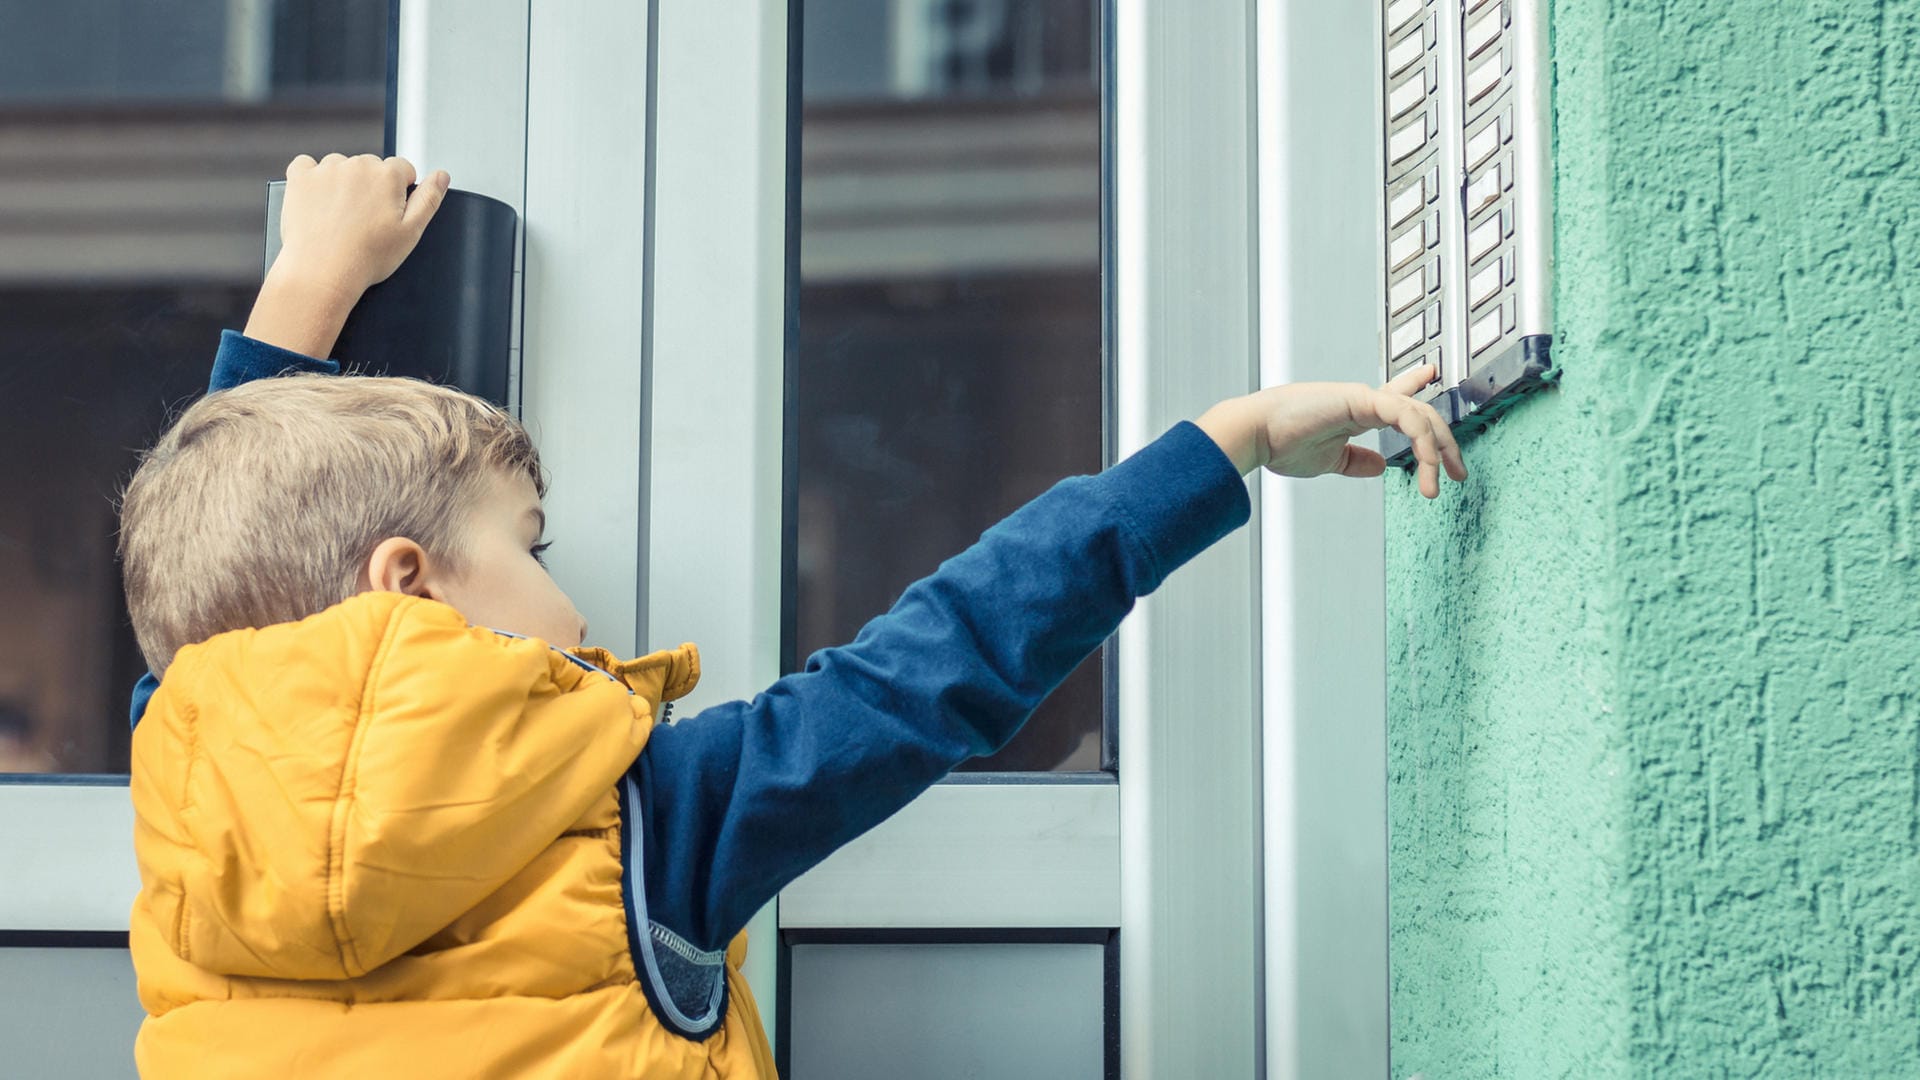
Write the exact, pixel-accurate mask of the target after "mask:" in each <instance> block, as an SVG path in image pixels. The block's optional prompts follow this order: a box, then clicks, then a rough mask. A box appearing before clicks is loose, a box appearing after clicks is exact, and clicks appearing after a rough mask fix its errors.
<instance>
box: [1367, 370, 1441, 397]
mask: <svg viewBox="0 0 1920 1080" xmlns="http://www.w3.org/2000/svg"><path fill="white" fill-rule="evenodd" d="M1439 375H1440V369H1439V368H1438V367H1435V366H1434V365H1432V364H1421V365H1420V366H1419V367H1416V368H1408V369H1407V370H1406V371H1403V372H1401V373H1400V374H1398V375H1396V376H1394V377H1393V378H1391V379H1389V380H1387V384H1386V385H1385V386H1382V387H1381V388H1380V389H1382V390H1385V391H1386V392H1387V393H1389V394H1399V395H1400V396H1401V397H1412V396H1413V395H1414V394H1415V393H1416V392H1417V391H1418V390H1419V389H1420V388H1421V387H1423V386H1425V385H1427V384H1428V383H1430V382H1432V381H1433V380H1434V379H1436V378H1438V377H1439Z"/></svg>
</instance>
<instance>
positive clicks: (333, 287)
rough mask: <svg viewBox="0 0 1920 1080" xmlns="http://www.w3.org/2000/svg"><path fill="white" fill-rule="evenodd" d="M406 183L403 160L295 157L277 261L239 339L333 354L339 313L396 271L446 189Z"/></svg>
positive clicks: (437, 176)
mask: <svg viewBox="0 0 1920 1080" xmlns="http://www.w3.org/2000/svg"><path fill="white" fill-rule="evenodd" d="M413 181H414V170H413V165H412V164H411V163H410V162H408V161H407V160H406V159H405V158H397V157H392V158H385V159H382V158H378V157H375V156H374V155H372V154H362V155H360V156H359V157H353V158H349V157H345V156H343V155H340V154H328V155H327V156H326V157H325V158H322V159H321V160H320V161H319V162H315V161H314V160H313V158H311V157H308V156H307V155H305V154H302V155H300V156H299V157H297V158H294V159H293V161H292V162H290V163H289V164H288V165H287V191H286V197H285V199H284V200H283V201H282V202H281V204H280V254H279V255H278V256H276V257H275V259H274V261H273V266H272V267H271V268H269V269H268V271H267V280H266V282H265V283H264V284H263V285H262V286H261V287H260V298H259V300H257V301H256V302H255V303H254V308H253V315H252V317H251V318H249V319H248V320H247V330H246V333H247V336H248V337H251V338H255V339H257V340H260V341H264V342H267V343H268V344H270V345H278V346H280V347H281V348H283V349H291V350H292V351H294V352H298V353H304V354H306V355H308V356H325V355H327V354H328V353H329V352H332V351H333V343H334V339H336V338H338V337H339V336H340V327H341V326H343V325H344V324H345V323H346V319H347V313H348V312H350V311H352V310H353V305H355V304H357V303H359V302H360V296H361V294H363V293H365V292H366V291H367V289H368V288H369V287H371V286H374V285H378V284H379V283H380V282H382V281H385V280H386V279H387V278H388V277H390V276H392V274H393V272H394V271H395V270H397V269H399V268H400V263H401V262H402V261H404V260H405V259H406V257H407V255H408V254H409V253H410V252H412V251H413V248H414V245H415V244H417V243H419V242H420V234H421V232H423V231H424V230H425V229H426V227H427V222H428V221H430V220H432V218H433V215H434V212H435V211H436V210H438V209H440V202H441V200H442V199H443V198H444V197H445V196H446V193H447V187H448V185H449V183H450V182H451V180H450V178H449V177H448V176H447V174H446V173H445V172H435V173H434V174H433V175H431V176H429V177H427V179H426V182H425V183H423V184H421V185H420V186H419V187H417V188H415V189H414V191H413V194H412V196H411V197H409V196H408V194H407V185H409V184H411V183H413Z"/></svg>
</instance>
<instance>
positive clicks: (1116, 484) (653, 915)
mask: <svg viewBox="0 0 1920 1080" xmlns="http://www.w3.org/2000/svg"><path fill="white" fill-rule="evenodd" d="M1248 513H1249V502H1248V498H1247V492H1246V488H1245V485H1244V484H1243V483H1242V481H1241V478H1240V476H1239V474H1238V473H1237V472H1236V471H1235V470H1234V468H1233V466H1232V464H1231V463H1230V462H1228V460H1227V458H1226V455H1224V454H1222V453H1221V452H1220V450H1219V448H1218V447H1217V446H1215V445H1214V443H1213V442H1212V440H1210V439H1209V438H1207V436H1206V435H1205V434H1204V433H1202V432H1201V431H1200V429H1199V428H1197V427H1195V426H1194V425H1192V424H1181V425H1179V426H1177V427H1175V428H1174V429H1173V430H1172V431H1170V432H1168V433H1167V434H1166V435H1164V436H1162V437H1161V438H1160V439H1159V440H1157V441H1156V442H1154V443H1153V444H1152V445H1150V446H1148V447H1146V448H1145V449H1143V450H1141V451H1140V452H1139V453H1137V454H1135V455H1133V456H1132V457H1131V458H1128V459H1127V460H1126V461H1124V462H1122V463H1120V464H1118V465H1116V466H1114V467H1113V468H1111V469H1108V470H1107V471H1106V472H1104V473H1101V474H1100V475H1098V476H1092V477H1076V478H1074V479H1070V480H1065V481H1062V482H1061V483H1060V484H1058V485H1056V486H1055V487H1053V488H1052V489H1051V490H1049V491H1047V492H1046V493H1045V494H1043V495H1041V496H1040V497H1039V498H1037V499H1035V500H1034V501H1032V502H1030V503H1028V504H1027V505H1026V506H1025V507H1023V508H1021V509H1020V510H1018V511H1016V512H1015V513H1014V514H1013V515H1012V516H1010V517H1008V518H1007V519H1006V520H1004V521H1002V522H1000V523H999V524H998V525H995V526H994V527H993V528H991V529H989V530H988V531H987V532H986V533H985V534H984V535H983V536H981V538H980V540H979V541H978V542H977V543H975V544H974V545H973V546H972V547H970V548H968V549H967V550H966V551H964V552H962V553H961V554H959V555H957V556H955V557H954V558H952V559H950V560H948V561H947V562H946V563H945V564H944V565H942V566H941V567H940V568H939V570H937V571H936V572H935V573H934V574H932V575H931V576H930V577H927V578H924V579H922V580H921V581H919V582H917V583H916V584H914V585H913V586H912V587H910V588H908V589H907V591H906V592H905V593H904V594H902V596H901V597H900V600H899V602H898V603H896V604H895V605H894V607H893V610H891V611H890V612H888V613H887V614H885V615H883V616H881V617H879V618H877V619H875V620H873V621H872V622H870V623H868V624H867V626H866V627H865V628H864V629H862V630H861V631H860V634H859V635H858V636H857V637H856V638H855V639H854V641H853V643H852V644H850V645H846V646H843V647H840V648H834V649H826V650H823V651H821V652H818V653H815V654H814V655H813V656H812V657H810V658H809V659H808V660H807V664H806V668H805V670H803V671H801V672H798V673H796V674H793V675H789V676H787V677H786V678H783V679H781V680H780V681H779V682H776V683H774V684H773V686H772V687H770V688H768V689H767V690H766V692H764V693H762V694H760V695H759V696H757V697H755V698H754V699H753V700H752V701H736V702H731V703H728V704H724V705H717V706H715V707H713V708H710V709H707V710H705V711H703V712H701V713H698V714H697V715H694V716H691V717H688V718H686V719H684V720H682V721H681V722H680V723H678V724H675V725H672V726H662V727H657V728H655V729H654V732H653V735H652V738H651V740H650V742H649V743H648V746H647V749H646V751H645V752H644V753H642V754H641V755H640V760H639V761H638V762H637V763H636V764H635V766H634V772H635V781H636V786H637V787H638V788H639V791H640V800H641V819H642V827H643V829H644V830H645V831H644V833H643V836H644V841H645V843H644V848H643V850H644V852H645V854H644V856H643V859H644V863H643V870H644V873H645V880H646V896H647V905H648V911H647V914H648V917H649V919H650V920H651V921H653V922H657V923H659V924H660V925H661V926H662V927H663V928H665V929H667V930H670V931H672V932H673V933H674V934H676V935H678V936H679V937H681V938H683V939H685V940H686V941H688V942H689V943H691V944H692V945H694V946H695V947H697V948H701V949H709V950H711V949H720V948H724V947H725V945H726V943H727V941H728V940H729V939H730V938H731V937H732V936H733V935H734V934H735V933H737V932H738V931H739V930H740V929H741V928H743V927H744V926H746V924H747V920H748V919H750V918H751V917H752V916H753V914H754V912H755V911H757V910H759V908H760V907H761V905H763V904H765V903H766V902H767V901H768V900H770V899H772V898H773V896H774V894H775V893H777V892H778V891H779V890H780V889H781V888H782V887H784V886H785V885H786V884H787V883H788V882H790V881H792V880H793V879H795V878H797V877H799V876H800V875H801V874H802V873H804V872H805V871H807V870H808V869H809V868H811V867H813V866H814V865H815V864H817V863H819V862H820V861H821V860H823V859H825V858H826V857H827V856H828V855H829V854H831V853H832V852H833V851H834V850H835V849H836V848H838V847H840V846H841V845H843V844H845V843H847V842H848V841H850V840H852V839H853V838H854V837H856V836H859V835H860V834H861V833H863V832H865V831H867V830H868V829H870V828H872V827H873V826H875V825H877V824H879V823H880V822H881V821H883V820H885V819H886V818H887V817H888V816H890V815H892V814H893V813H894V812H895V811H897V810H899V809H900V808H901V807H903V806H905V805H906V804H907V803H908V802H910V801H912V799H913V798H914V797H915V796H916V795H918V794H920V793H921V792H922V791H924V790H925V789H926V788H927V787H928V786H929V785H931V784H933V783H934V782H935V781H937V780H939V779H940V778H941V777H943V776H945V775H946V774H947V773H948V772H949V771H951V770H952V769H953V768H954V767H955V766H957V765H959V764H960V763H961V762H962V761H965V760H966V759H968V758H970V757H973V756H975V755H979V754H987V753H991V752H993V751H994V750H996V749H998V748H999V747H1001V746H1003V745H1005V743H1006V742H1007V740H1008V739H1010V738H1012V737H1013V735H1014V733H1015V732H1016V731H1018V730H1019V729H1020V726H1021V725H1022V724H1023V723H1025V721H1026V719H1027V716H1028V715H1029V714H1030V713H1031V712H1032V711H1033V709H1034V708H1035V707H1036V706H1037V705H1039V703H1040V701H1041V699H1042V698H1044V697H1046V695H1047V694H1048V693H1049V692H1051V691H1052V690H1053V688H1054V687H1055V686H1057V685H1058V684H1059V683H1060V681H1061V680H1062V679H1064V678H1066V676H1067V675H1068V674H1069V673H1070V672H1072V670H1073V669H1074V667H1075V666H1076V665H1078V664H1079V662H1080V661H1081V660H1082V659H1084V658H1085V657H1086V656H1087V654H1089V653H1090V652H1092V651H1093V650H1094V649H1095V648H1096V647H1098V646H1099V644H1100V643H1101V642H1102V641H1104V640H1105V639H1106V638H1107V637H1108V635H1110V634H1111V633H1112V632H1113V630H1114V628H1115V627H1116V626H1118V625H1119V623H1120V620H1121V618H1122V617H1123V616H1124V615H1126V613H1127V612H1128V611H1129V610H1131V608H1132V607H1133V602H1134V599H1135V598H1136V597H1140V596H1145V595H1146V594H1148V593H1150V592H1152V591H1153V590H1154V589H1155V588H1157V587H1158V586H1159V585H1160V583H1161V582H1162V581H1163V580H1165V579H1166V576H1167V575H1168V574H1169V573H1171V572H1172V571H1173V570H1174V569H1176V568H1177V567H1179V566H1180V565H1181V564H1183V563H1185V562H1186V561H1187V560H1188V559H1190V558H1192V557H1193V556H1194V555H1196V554H1198V553H1199V552H1200V551H1201V550H1203V549H1205V548H1206V547H1207V546H1208V545H1210V544H1212V543H1213V542H1214V541H1216V540H1218V539H1219V538H1220V537H1222V536H1224V535H1226V534H1227V533H1229V532H1231V531H1232V530H1233V529H1235V528H1237V527H1239V526H1240V525H1241V524H1242V523H1244V522H1245V521H1246V520H1247V517H1248ZM642 932H643V933H644V932H645V931H644V930H643V931H642Z"/></svg>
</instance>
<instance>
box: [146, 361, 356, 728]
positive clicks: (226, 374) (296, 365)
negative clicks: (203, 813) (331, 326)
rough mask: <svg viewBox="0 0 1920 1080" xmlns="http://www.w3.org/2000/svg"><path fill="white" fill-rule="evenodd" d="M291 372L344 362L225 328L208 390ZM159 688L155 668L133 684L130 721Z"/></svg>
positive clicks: (330, 370) (334, 368)
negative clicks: (292, 349)
mask: <svg viewBox="0 0 1920 1080" xmlns="http://www.w3.org/2000/svg"><path fill="white" fill-rule="evenodd" d="M289 371H313V372H319V373H321V374H324V375H338V374H339V373H340V365H339V364H337V363H335V362H333V361H332V360H316V359H314V358H313V357H311V356H305V355H302V354H301V353H297V352H292V351H290V350H287V349H282V348H280V347H279V346H278V345H269V344H267V343H266V342H264V341H255V340H254V339H252V338H250V337H248V336H246V335H245V334H241V333H236V332H235V331H232V330H222V331H220V348H219V351H217V352H215V353H214V354H213V374H212V375H211V376H209V377H208V379H207V392H208V393H210V394H211V393H213V392H214V391H216V390H231V389H233V388H234V387H236V386H239V385H240V384H241V383H246V382H252V381H253V380H255V379H268V378H272V377H273V376H275V375H281V374H284V373H286V372H289ZM158 689H160V680H159V679H156V678H154V677H153V672H151V671H149V672H147V673H146V674H145V675H142V676H140V681H139V682H137V683H134V684H133V700H132V701H131V702H130V703H129V704H128V706H127V720H128V722H129V723H131V724H133V725H134V726H136V727H137V726H139V724H140V717H141V716H142V715H144V714H145V713H146V711H147V702H148V701H150V700H151V699H152V698H153V693H154V691H156V690H158Z"/></svg>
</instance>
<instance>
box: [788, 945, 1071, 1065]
mask: <svg viewBox="0 0 1920 1080" xmlns="http://www.w3.org/2000/svg"><path fill="white" fill-rule="evenodd" d="M788 963H789V970H790V971H791V973H792V977H793V981H792V986H791V988H790V989H791V993H790V994H789V995H788V1001H789V1004H790V1007H791V1009H792V1010H793V1012H792V1017H791V1022H790V1023H789V1025H788V1030H789V1032H790V1037H791V1038H792V1040H793V1045H792V1047H791V1048H790V1049H789V1051H788V1066H789V1070H788V1071H789V1074H790V1076H791V1078H792V1080H812V1078H816V1077H834V1078H835V1080H863V1078H867V1077H875V1078H878V1077H902V1076H912V1077H917V1078H920V1080H943V1078H949V1077H950V1078H953V1080H960V1078H963V1077H981V1076H994V1077H1029V1076H1030V1077H1046V1078H1048V1080H1066V1078H1070V1077H1084V1078H1086V1080H1095V1078H1097V1077H1101V1076H1104V1075H1106V1054H1105V1050H1106V966H1105V965H1106V949H1105V948H1104V947H1103V946H1100V945H1078V944H1065V943H1060V944H1055V943H1036V944H1024V943H1023V944H1002V943H977V944H976V943H968V944H924V945H922V944H911V945H909V944H858V945H851V944H805V945H794V946H793V947H792V949H791V952H790V954H789V959H788Z"/></svg>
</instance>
